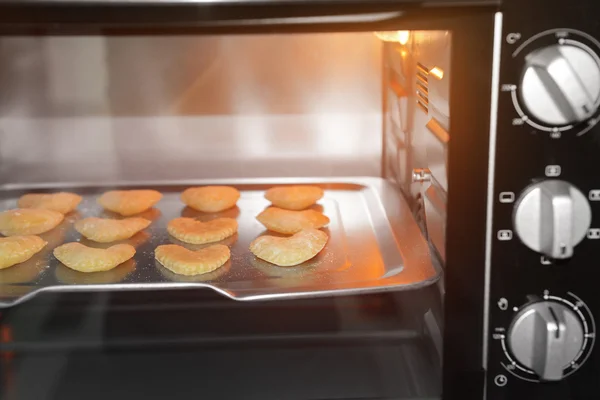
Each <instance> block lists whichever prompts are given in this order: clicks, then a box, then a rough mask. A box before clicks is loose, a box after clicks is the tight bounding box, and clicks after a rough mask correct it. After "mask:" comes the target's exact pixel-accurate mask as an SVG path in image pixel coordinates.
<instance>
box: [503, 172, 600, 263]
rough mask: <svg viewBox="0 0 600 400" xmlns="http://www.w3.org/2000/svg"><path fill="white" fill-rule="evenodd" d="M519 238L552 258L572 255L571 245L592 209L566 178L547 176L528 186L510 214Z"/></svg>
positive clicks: (583, 234) (584, 228)
mask: <svg viewBox="0 0 600 400" xmlns="http://www.w3.org/2000/svg"><path fill="white" fill-rule="evenodd" d="M513 220H514V228H515V232H516V233H517V236H519V239H521V241H522V242H523V243H524V244H525V245H526V246H527V247H529V248H530V249H532V250H534V251H537V252H538V253H542V254H544V255H546V256H548V257H550V258H553V259H565V258H569V257H571V256H573V247H575V246H576V245H577V244H579V242H581V241H582V240H583V239H584V238H585V237H586V234H587V231H588V229H589V227H590V224H591V221H592V210H591V207H590V204H589V202H588V200H587V198H586V197H585V195H584V194H583V193H581V191H580V190H579V189H577V188H576V187H575V186H573V185H571V184H570V183H568V182H565V181H562V180H558V179H551V180H546V181H542V182H538V183H535V184H533V185H531V186H529V187H528V188H527V189H525V191H524V192H523V193H522V194H521V196H520V197H519V199H518V201H517V203H516V207H515V211H514V214H513Z"/></svg>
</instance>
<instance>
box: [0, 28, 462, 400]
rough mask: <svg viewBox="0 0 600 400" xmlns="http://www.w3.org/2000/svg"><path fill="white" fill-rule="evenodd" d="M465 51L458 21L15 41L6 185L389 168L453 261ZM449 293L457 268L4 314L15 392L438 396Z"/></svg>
mask: <svg viewBox="0 0 600 400" xmlns="http://www.w3.org/2000/svg"><path fill="white" fill-rule="evenodd" d="M451 45H452V34H451V32H448V31H393V32H360V33H355V32H347V33H311V34H299V33H296V34H285V35H275V34H273V35H270V34H259V35H257V34H248V35H217V36H200V35H198V36H195V35H192V36H107V37H104V36H89V37H81V36H80V37H4V38H2V39H0V59H1V60H2V62H1V63H0V87H1V88H2V89H1V90H0V182H1V184H2V187H1V188H0V189H3V190H9V189H12V188H15V187H19V188H32V189H35V188H37V189H39V188H44V189H52V188H58V187H69V186H70V185H73V186H75V185H80V184H86V185H92V184H97V185H104V186H105V185H109V184H110V185H115V184H124V185H129V184H132V183H133V184H135V183H136V182H149V181H153V182H163V183H164V182H186V181H193V180H199V179H200V180H202V179H209V180H215V181H218V180H220V179H238V178H239V179H241V178H255V179H262V178H285V179H287V180H288V181H290V182H293V181H294V179H297V178H305V177H316V178H325V177H327V178H331V177H344V178H345V179H352V178H353V177H373V178H377V179H381V180H382V181H384V182H385V183H386V185H390V186H391V187H393V188H394V190H395V191H397V192H398V193H399V195H400V196H402V197H403V198H404V200H405V201H406V203H407V204H408V206H409V207H410V210H411V212H412V215H413V217H414V219H415V220H416V222H417V224H418V225H419V227H420V231H421V234H422V235H423V237H424V238H425V239H426V240H427V242H428V244H429V247H430V249H431V252H430V255H431V257H432V258H434V260H433V262H434V263H435V265H436V266H438V267H439V268H440V269H442V268H443V265H444V258H445V248H444V243H445V222H446V198H447V193H448V185H447V148H448V142H449V139H450V134H449V125H450V105H449V90H450V78H451V71H450V57H451V47H452V46H451ZM400 229H401V227H400ZM367 267H368V266H365V268H367ZM1 280H2V278H1V276H0V286H1ZM443 295H444V286H443V272H442V279H440V280H439V281H437V282H436V283H435V284H431V285H428V286H424V287H422V288H419V289H415V290H407V291H389V292H382V293H371V294H361V295H341V296H317V297H315V298H306V299H290V300H272V301H249V302H238V301H234V300H231V299H228V298H225V297H223V296H221V295H220V294H217V293H215V292H213V291H211V290H197V289H193V290H160V291H131V292H130V291H95V292H86V291H78V292H75V293H71V292H65V293H41V294H38V295H37V296H35V297H33V298H32V299H30V300H28V301H25V302H23V303H21V304H19V305H15V306H13V307H9V308H5V309H1V310H0V329H1V330H0V340H1V348H2V350H1V355H2V364H3V367H2V371H3V372H2V376H1V379H2V385H1V388H2V389H0V393H1V397H2V398H7V399H10V398H36V399H42V398H44V399H70V398H80V397H81V395H82V393H85V396H86V398H88V399H95V398H106V396H107V395H108V396H116V397H117V398H118V397H122V396H123V395H124V394H126V393H128V394H132V395H133V394H134V395H141V394H142V393H143V394H144V396H145V397H148V398H164V397H165V396H167V397H169V398H189V397H190V395H191V394H194V395H195V394H203V395H206V396H208V397H209V398H244V399H261V400H266V399H282V398H299V399H300V398H302V399H341V398H344V399H430V398H439V396H440V395H441V364H442V357H441V341H442V332H443V318H442V317H443ZM31 377H36V384H35V385H32V384H30V383H28V382H29V381H30V380H31Z"/></svg>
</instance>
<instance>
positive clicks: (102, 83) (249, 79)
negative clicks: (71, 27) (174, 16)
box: [0, 32, 382, 184]
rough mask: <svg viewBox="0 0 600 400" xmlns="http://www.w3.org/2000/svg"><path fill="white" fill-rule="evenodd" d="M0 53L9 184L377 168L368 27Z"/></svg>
mask: <svg viewBox="0 0 600 400" xmlns="http://www.w3.org/2000/svg"><path fill="white" fill-rule="evenodd" d="M0 58H2V60H3V62H2V64H1V65H0V86H1V87H2V88H3V89H2V91H0V158H1V160H0V180H1V182H3V183H43V182H57V183H68V182H89V183H95V182H97V183H99V184H101V183H102V182H105V181H116V180H124V181H131V180H155V179H156V180H172V179H220V178H231V177H242V178H244V177H270V176H271V177H273V176H282V177H285V176H288V177H289V176H380V175H381V147H382V142H381V140H382V139H381V134H380V132H381V129H382V116H381V41H380V40H379V39H377V38H376V37H375V36H374V35H373V34H372V33H370V32H363V33H329V34H290V35H221V36H154V37H101V36H98V37H3V38H0ZM315 159H317V160H318V161H317V162H315ZM165 165H168V166H169V168H165V167H164V166H165Z"/></svg>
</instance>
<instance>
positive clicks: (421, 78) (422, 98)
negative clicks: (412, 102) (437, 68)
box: [416, 63, 429, 114]
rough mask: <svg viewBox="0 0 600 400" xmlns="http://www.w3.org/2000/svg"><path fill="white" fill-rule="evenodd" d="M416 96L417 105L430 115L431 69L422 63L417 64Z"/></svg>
mask: <svg viewBox="0 0 600 400" xmlns="http://www.w3.org/2000/svg"><path fill="white" fill-rule="evenodd" d="M416 95H417V105H418V106H419V107H420V108H421V109H422V110H423V111H424V112H425V113H426V114H427V113H429V69H428V68H427V67H426V66H424V65H423V64H421V63H417V81H416Z"/></svg>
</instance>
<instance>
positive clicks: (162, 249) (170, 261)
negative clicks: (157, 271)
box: [154, 244, 231, 276]
mask: <svg viewBox="0 0 600 400" xmlns="http://www.w3.org/2000/svg"><path fill="white" fill-rule="evenodd" d="M154 256H155V257H156V260H158V262H159V263H161V264H162V265H163V266H164V267H165V268H167V269H168V270H170V271H172V272H174V273H176V274H179V275H188V276H189V275H198V274H205V273H207V272H211V271H214V270H216V269H217V268H219V267H221V266H222V265H223V264H225V263H226V262H227V260H229V257H231V252H230V251H229V247H227V246H223V245H222V244H215V245H212V246H209V247H206V248H204V249H201V250H196V251H192V250H188V249H186V248H185V247H182V246H178V245H176V244H164V245H162V246H158V247H157V248H156V250H154Z"/></svg>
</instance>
